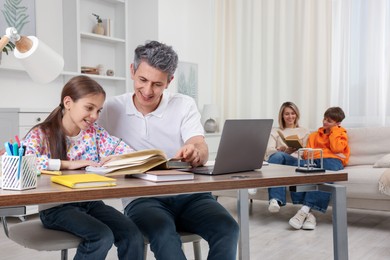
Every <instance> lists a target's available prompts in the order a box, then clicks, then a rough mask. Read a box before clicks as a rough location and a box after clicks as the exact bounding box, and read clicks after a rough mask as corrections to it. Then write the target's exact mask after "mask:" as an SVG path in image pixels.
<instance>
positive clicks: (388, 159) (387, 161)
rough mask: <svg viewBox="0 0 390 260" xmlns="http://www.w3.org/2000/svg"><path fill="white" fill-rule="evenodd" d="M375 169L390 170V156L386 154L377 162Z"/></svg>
mask: <svg viewBox="0 0 390 260" xmlns="http://www.w3.org/2000/svg"><path fill="white" fill-rule="evenodd" d="M374 168H390V154H386V155H385V156H383V157H382V158H380V159H379V160H378V161H376V162H375V164H374Z"/></svg>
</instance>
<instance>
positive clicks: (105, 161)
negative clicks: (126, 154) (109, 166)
mask: <svg viewBox="0 0 390 260" xmlns="http://www.w3.org/2000/svg"><path fill="white" fill-rule="evenodd" d="M115 159H117V156H115V155H110V156H107V157H103V158H101V160H100V162H99V166H104V165H105V164H106V163H108V162H110V161H115Z"/></svg>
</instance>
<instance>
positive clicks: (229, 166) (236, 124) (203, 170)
mask: <svg viewBox="0 0 390 260" xmlns="http://www.w3.org/2000/svg"><path fill="white" fill-rule="evenodd" d="M272 123H273V119H229V120H226V121H225V124H224V127H223V130H222V135H221V141H220V142H219V146H218V150H217V156H216V158H215V163H214V165H213V166H201V167H195V168H192V169H190V171H191V172H193V173H195V174H207V175H218V174H227V173H233V172H245V171H253V170H255V169H260V168H261V167H262V166H263V161H264V155H265V152H266V149H267V145H268V139H269V136H270V133H271V128H272Z"/></svg>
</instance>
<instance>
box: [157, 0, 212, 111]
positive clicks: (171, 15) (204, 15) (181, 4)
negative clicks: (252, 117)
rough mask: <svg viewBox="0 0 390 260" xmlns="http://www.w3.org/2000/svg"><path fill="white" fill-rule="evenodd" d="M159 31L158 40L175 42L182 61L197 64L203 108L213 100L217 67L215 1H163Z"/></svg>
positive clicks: (200, 105) (199, 101) (200, 103)
mask: <svg viewBox="0 0 390 260" xmlns="http://www.w3.org/2000/svg"><path fill="white" fill-rule="evenodd" d="M158 31H159V40H160V41H162V42H164V43H166V44H169V45H172V47H173V48H174V49H175V50H176V51H177V53H178V55H179V60H180V61H184V62H191V63H196V64H198V107H199V109H202V107H203V104H207V103H214V102H213V97H212V96H211V94H212V91H211V89H212V88H213V86H212V82H213V78H212V76H213V67H214V66H213V65H214V64H213V57H214V56H213V51H214V50H213V46H214V44H213V37H214V33H213V32H214V1H210V0H164V1H160V2H159V19H158ZM174 83H175V82H173V83H172V84H173V85H174ZM172 87H173V88H174V87H175V86H172Z"/></svg>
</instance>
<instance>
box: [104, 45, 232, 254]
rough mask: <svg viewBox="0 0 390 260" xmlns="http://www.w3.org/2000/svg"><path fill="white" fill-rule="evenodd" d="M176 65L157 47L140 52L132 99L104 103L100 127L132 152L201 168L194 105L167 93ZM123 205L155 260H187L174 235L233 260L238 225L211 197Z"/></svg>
mask: <svg viewBox="0 0 390 260" xmlns="http://www.w3.org/2000/svg"><path fill="white" fill-rule="evenodd" d="M177 63H178V57H177V54H176V52H175V51H174V50H173V49H172V48H171V47H170V46H167V45H165V44H162V43H159V42H156V41H152V42H148V43H146V44H145V45H141V46H138V47H137V48H136V50H135V57H134V63H133V64H131V67H130V69H131V78H132V79H133V81H134V93H126V94H124V95H121V96H117V97H114V98H111V99H109V100H107V101H106V103H105V105H104V108H103V110H102V113H101V115H100V120H99V123H100V124H101V125H102V126H103V127H105V128H106V130H107V131H108V132H109V133H111V134H113V135H115V136H118V137H121V138H123V140H124V141H125V142H126V143H128V144H129V145H130V146H131V147H133V148H134V149H135V150H144V149H153V148H157V149H161V150H163V151H164V152H165V153H166V154H167V156H168V157H183V158H184V160H185V161H188V162H190V163H191V165H192V166H199V165H203V164H204V163H205V162H206V161H207V159H208V147H207V144H206V142H205V140H204V130H203V127H202V125H201V122H200V113H199V111H198V109H197V107H196V104H195V102H194V100H193V99H192V98H191V97H188V96H185V95H182V94H178V93H175V94H173V93H169V92H168V91H165V89H166V88H167V87H168V85H169V83H170V82H171V80H172V79H173V75H174V73H175V70H176V67H177ZM122 201H123V204H124V208H125V210H124V214H125V215H127V216H128V217H130V218H131V219H132V220H133V221H134V222H135V223H136V224H137V225H138V227H139V228H140V230H141V231H142V233H143V234H144V235H145V236H146V237H147V238H148V240H149V241H150V247H151V250H152V251H153V253H154V255H155V257H156V259H158V260H162V259H167V260H173V259H186V257H185V255H184V253H183V251H182V248H181V241H180V236H179V235H178V233H177V230H181V231H188V232H191V233H196V234H199V235H200V236H202V237H203V238H204V239H205V240H206V241H207V242H208V244H209V247H210V250H209V255H208V259H209V260H210V259H212V260H217V259H218V260H230V259H231V260H233V259H236V254H237V241H238V234H239V227H238V224H237V222H236V221H235V220H234V219H233V217H232V216H231V215H230V214H229V212H228V211H227V210H226V209H225V208H224V207H223V206H222V205H220V204H219V203H218V202H217V201H216V200H215V199H214V197H213V196H212V195H211V193H196V194H182V195H175V196H160V197H153V198H137V199H135V198H125V199H123V200H122Z"/></svg>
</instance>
